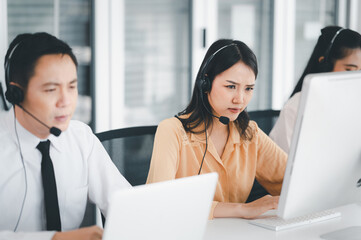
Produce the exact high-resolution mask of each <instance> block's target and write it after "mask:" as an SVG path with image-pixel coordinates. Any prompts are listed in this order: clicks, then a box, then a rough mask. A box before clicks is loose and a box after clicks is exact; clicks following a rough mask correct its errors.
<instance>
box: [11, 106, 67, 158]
mask: <svg viewBox="0 0 361 240" xmlns="http://www.w3.org/2000/svg"><path fill="white" fill-rule="evenodd" d="M5 117H6V122H7V125H8V126H9V129H10V131H11V135H12V136H13V138H14V139H15V140H16V141H17V137H19V141H20V142H23V143H24V142H25V143H26V146H29V147H30V148H36V146H37V145H38V144H39V142H41V141H45V140H46V139H40V138H38V137H37V136H35V135H34V134H32V133H31V132H29V131H28V130H26V129H25V128H24V127H23V126H22V125H21V124H20V123H19V122H18V120H17V119H15V121H14V118H15V116H14V108H11V109H10V110H9V111H8V112H7V113H6V116H5ZM14 123H15V124H16V127H15V126H14ZM60 137H61V136H59V137H55V136H53V135H52V134H50V135H49V136H48V138H47V139H49V140H50V143H51V145H52V146H53V147H54V148H55V149H56V150H57V151H59V152H61V151H62V144H61V142H60V141H59V139H58V138H60Z"/></svg>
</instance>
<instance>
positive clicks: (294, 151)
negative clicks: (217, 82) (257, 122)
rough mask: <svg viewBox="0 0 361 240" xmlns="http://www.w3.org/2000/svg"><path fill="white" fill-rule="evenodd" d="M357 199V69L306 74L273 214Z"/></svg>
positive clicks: (360, 136)
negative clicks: (277, 201) (276, 204)
mask: <svg viewBox="0 0 361 240" xmlns="http://www.w3.org/2000/svg"><path fill="white" fill-rule="evenodd" d="M353 202H361V72H338V73H322V74H312V75H308V76H307V77H306V78H305V81H304V84H303V87H302V94H301V101H300V105H299V109H298V116H297V120H296V125H295V130H294V134H293V137H292V141H291V148H290V154H289V157H288V162H287V167H286V171H285V176H284V182H283V186H282V191H281V196H280V201H279V206H278V216H279V217H282V218H284V219H288V218H292V217H298V216H302V215H305V214H309V213H314V212H318V211H322V210H326V209H330V208H335V207H337V206H341V205H345V204H348V203H353Z"/></svg>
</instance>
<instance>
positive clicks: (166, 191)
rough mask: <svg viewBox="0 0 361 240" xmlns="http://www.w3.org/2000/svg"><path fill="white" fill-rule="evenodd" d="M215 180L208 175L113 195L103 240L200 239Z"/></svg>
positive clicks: (211, 174)
mask: <svg viewBox="0 0 361 240" xmlns="http://www.w3.org/2000/svg"><path fill="white" fill-rule="evenodd" d="M217 179H218V174H217V173H209V174H202V175H199V176H192V177H187V178H181V179H176V180H173V181H166V182H159V183H154V184H148V185H142V186H137V187H134V188H130V189H126V190H121V191H119V192H117V193H115V194H114V196H113V198H112V200H111V203H110V208H109V212H108V217H107V219H106V223H105V229H104V237H103V239H104V240H119V239H124V240H127V239H157V240H162V239H167V240H168V239H188V240H189V239H202V238H203V235H204V232H205V228H206V224H207V220H208V215H209V212H210V208H211V203H212V201H213V197H214V192H215V187H216V183H217Z"/></svg>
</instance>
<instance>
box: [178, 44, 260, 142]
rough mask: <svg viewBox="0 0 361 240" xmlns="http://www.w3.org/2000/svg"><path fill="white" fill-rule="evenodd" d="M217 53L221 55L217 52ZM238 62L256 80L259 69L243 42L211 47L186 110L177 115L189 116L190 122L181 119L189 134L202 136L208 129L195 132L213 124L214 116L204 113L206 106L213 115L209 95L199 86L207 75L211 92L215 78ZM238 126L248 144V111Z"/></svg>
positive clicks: (240, 115)
mask: <svg viewBox="0 0 361 240" xmlns="http://www.w3.org/2000/svg"><path fill="white" fill-rule="evenodd" d="M227 45H230V46H227ZM225 46H227V47H225ZM221 48H222V49H221ZM220 49H221V50H220ZM218 50H220V51H219V52H217V51H218ZM216 52H217V53H216ZM214 53H216V54H214ZM210 58H211V59H210ZM239 61H241V62H243V63H244V64H246V65H247V66H248V67H250V68H251V69H252V71H253V73H254V75H255V77H257V74H258V67H257V58H256V55H255V54H254V53H253V52H252V50H251V49H250V48H249V47H248V46H247V45H246V44H244V43H243V42H241V41H236V40H231V39H221V40H218V41H216V42H214V43H213V44H212V45H211V46H210V47H209V49H208V51H207V53H206V55H205V57H204V59H203V62H202V65H201V66H200V68H199V71H198V74H197V79H196V84H195V85H194V89H193V94H192V99H191V101H190V103H189V104H188V106H187V108H186V109H185V110H183V111H181V112H179V113H178V116H182V115H185V114H189V116H188V117H187V118H181V117H180V120H181V122H182V125H183V127H184V129H185V130H186V131H187V132H192V133H203V132H204V131H205V129H203V130H199V131H195V129H196V128H197V127H198V126H199V125H201V124H202V123H205V125H206V126H210V125H211V124H212V115H211V114H210V113H209V112H208V111H207V109H205V107H204V105H205V106H206V107H207V108H208V109H209V111H211V109H212V108H211V106H210V104H209V102H208V98H207V92H206V91H201V89H200V84H199V82H200V81H201V79H202V78H204V77H205V76H204V75H206V77H207V79H208V80H207V81H209V85H210V86H209V89H211V86H212V83H213V80H214V78H215V77H216V76H217V75H218V74H220V73H222V72H224V71H225V70H227V69H228V68H230V67H232V66H233V65H234V64H236V63H237V62H239ZM202 75H203V76H202ZM202 94H203V95H202ZM202 98H203V102H204V105H203V102H202ZM235 123H236V125H237V127H238V129H239V133H240V135H241V137H242V138H244V139H248V140H249V139H252V136H253V134H252V132H250V131H248V124H249V116H248V114H247V111H246V110H244V111H242V112H241V113H240V114H239V116H238V118H237V119H236V120H235Z"/></svg>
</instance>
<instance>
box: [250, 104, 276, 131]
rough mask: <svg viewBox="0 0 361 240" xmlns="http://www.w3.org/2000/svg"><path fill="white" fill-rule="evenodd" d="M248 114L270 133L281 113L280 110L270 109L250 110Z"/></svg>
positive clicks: (263, 129)
mask: <svg viewBox="0 0 361 240" xmlns="http://www.w3.org/2000/svg"><path fill="white" fill-rule="evenodd" d="M248 115H249V117H250V119H251V120H253V121H255V122H256V123H257V124H258V126H259V128H260V129H262V131H263V132H265V133H266V134H267V135H268V134H269V133H270V132H271V130H272V128H273V126H274V124H275V123H276V121H277V119H278V116H279V115H280V110H272V109H269V110H259V111H250V112H248Z"/></svg>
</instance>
